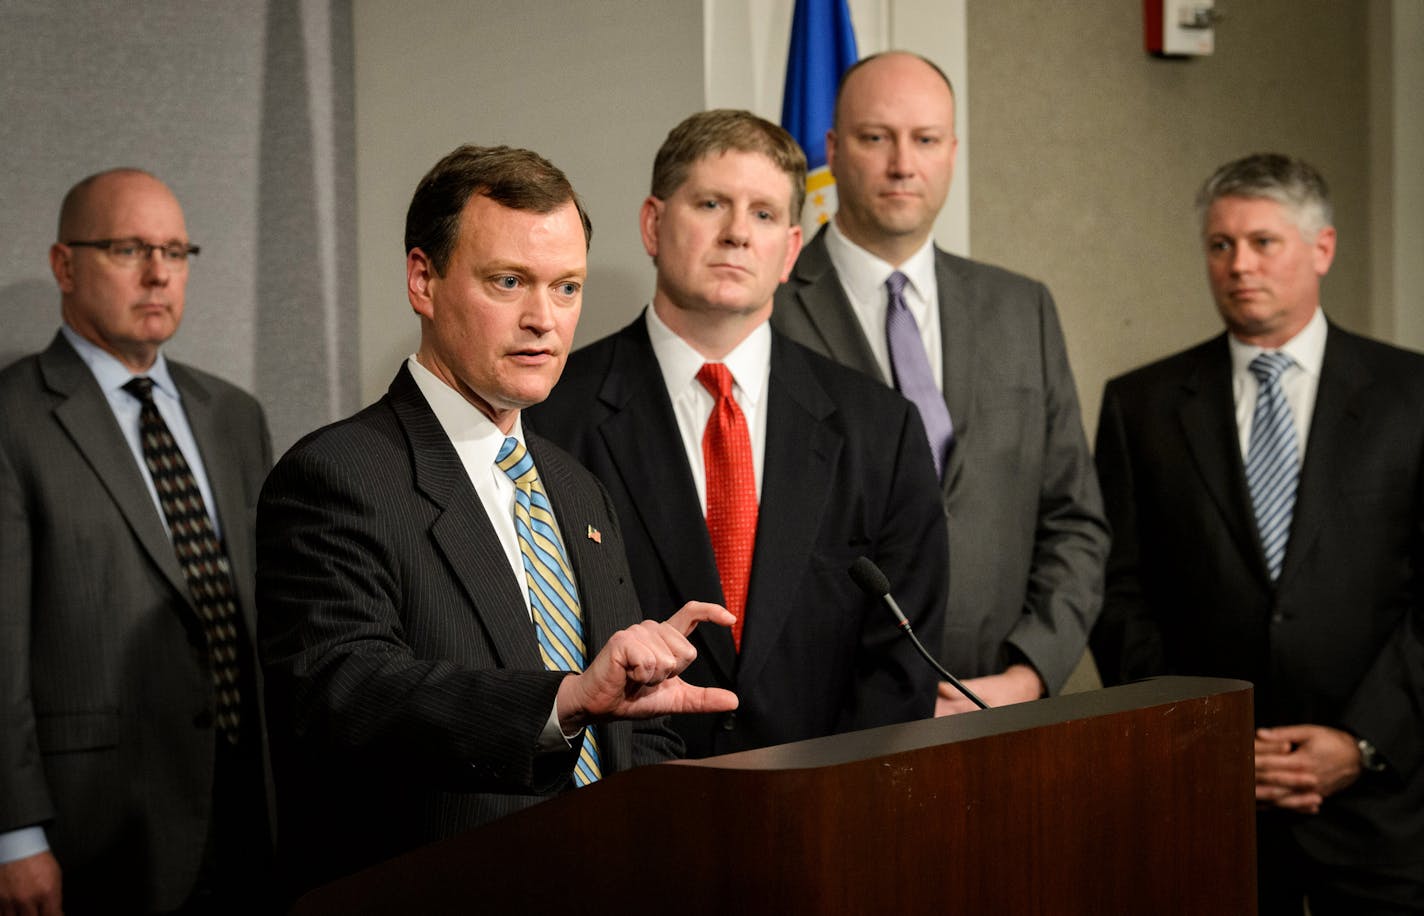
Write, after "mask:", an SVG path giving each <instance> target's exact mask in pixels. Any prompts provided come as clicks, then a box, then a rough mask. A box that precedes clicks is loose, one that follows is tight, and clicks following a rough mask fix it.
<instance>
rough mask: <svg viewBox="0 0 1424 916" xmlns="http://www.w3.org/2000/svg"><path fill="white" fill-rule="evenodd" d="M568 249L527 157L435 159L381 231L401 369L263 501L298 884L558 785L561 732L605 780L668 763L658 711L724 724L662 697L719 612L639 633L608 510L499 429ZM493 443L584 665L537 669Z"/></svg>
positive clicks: (572, 293)
mask: <svg viewBox="0 0 1424 916" xmlns="http://www.w3.org/2000/svg"><path fill="white" fill-rule="evenodd" d="M589 232H590V227H589V223H588V218H587V216H586V215H585V214H584V212H583V209H582V206H581V205H580V204H579V203H578V200H577V198H576V197H575V195H574V192H573V189H572V187H570V186H569V184H568V181H567V179H566V178H565V177H564V176H563V174H562V173H561V172H559V171H558V170H557V169H556V168H554V167H553V166H552V165H550V164H549V163H548V162H546V161H545V160H543V159H541V158H540V157H538V156H537V155H535V154H533V153H530V152H527V151H524V150H509V149H506V148H503V147H501V148H495V149H488V148H479V147H461V148H460V149H458V150H456V151H455V152H453V153H451V154H450V155H449V156H447V157H446V158H445V159H443V160H442V161H441V162H440V163H438V164H437V165H436V166H435V168H434V169H433V170H432V171H431V172H430V174H428V175H427V176H426V177H425V178H424V179H423V180H422V181H421V183H420V185H419V187H418V188H417V189H416V193H415V197H414V199H413V200H412V202H411V206H410V210H409V213H408V215H407V220H406V249H407V264H406V267H407V288H408V295H409V298H410V303H411V307H412V308H413V309H414V310H415V312H416V313H417V314H418V315H419V316H420V319H421V343H420V349H419V351H418V352H417V354H416V355H415V356H413V357H412V358H411V359H409V360H407V362H406V364H405V365H403V366H402V367H401V370H400V372H399V373H398V374H397V375H396V378H395V381H394V382H392V384H391V387H390V390H389V391H388V392H387V394H386V396H385V397H383V398H382V399H381V400H380V401H378V402H377V403H376V404H374V405H372V406H371V407H369V408H367V409H365V410H363V411H362V412H360V413H358V414H357V415H355V416H354V417H351V418H349V419H347V420H344V421H342V422H340V423H336V424H334V425H332V426H329V427H327V428H325V429H322V430H319V431H317V432H315V433H313V434H311V435H310V436H308V437H306V438H305V439H304V440H302V441H301V442H299V443H298V444H297V445H296V446H295V447H293V449H292V450H291V451H290V452H289V453H288V454H287V455H286V456H285V457H284V458H283V459H282V460H281V461H280V462H279V463H278V466H277V468H276V469H275V470H274V471H273V473H272V475H271V477H270V478H269V479H268V482H267V485H266V487H265V488H264V490H263V493H262V499H261V503H260V508H259V513H258V605H259V609H260V615H259V620H260V624H259V632H260V639H261V653H262V658H263V663H264V666H265V670H266V672H267V675H268V677H269V678H270V679H271V680H270V690H271V693H270V695H269V709H270V711H271V715H272V716H273V721H272V723H271V732H272V736H273V755H274V757H273V760H274V770H275V773H276V781H277V793H278V806H279V813H280V818H281V832H280V834H279V838H278V843H279V848H280V853H281V855H282V857H283V859H284V862H285V863H286V864H287V865H288V867H289V868H290V869H291V870H292V875H291V877H292V879H293V880H294V882H295V883H296V884H297V885H298V886H299V887H304V886H310V885H314V884H316V883H320V882H323V881H326V880H329V879H331V878H334V877H337V876H339V875H342V874H345V873H349V872H352V871H355V870H357V869H359V868H361V867H363V866H365V865H368V864H371V863H373V862H376V861H379V860H381V859H385V858H388V857H390V856H393V855H396V854H398V853H400V852H403V851H405V850H408V849H411V848H413V847H415V846H418V845H420V844H422V843H427V842H430V841H433V840H435V839H439V838H441V837H445V836H449V835H452V834H455V833H459V832H462V831H464V830H468V829H470V828H472V827H475V826H477V825H479V824H482V823H485V822H487V821H489V820H491V819H493V818H496V817H499V816H501V815H503V814H507V813H509V812H512V811H515V810H518V809H519V808H522V807H525V806H528V805H530V804H533V803H535V802H537V801H539V800H540V799H541V798H543V797H547V796H548V795H551V794H553V793H556V792H559V791H562V790H564V789H566V788H568V787H569V786H570V785H571V780H570V775H571V771H572V769H573V767H574V764H575V761H576V760H577V758H578V756H579V752H580V750H581V748H582V745H583V744H584V742H585V740H586V735H587V733H588V730H587V729H586V728H584V726H586V725H591V724H596V726H597V729H596V731H597V743H598V750H599V756H600V763H601V771H602V773H603V774H605V775H606V774H608V773H610V772H613V771H617V770H622V769H627V768H629V767H632V766H638V765H641V764H648V763H655V762H658V761H660V760H664V759H667V758H670V757H673V756H676V755H678V754H679V753H680V751H681V745H680V742H679V741H678V740H677V738H676V736H675V735H674V734H673V733H672V732H671V731H669V730H668V728H667V727H666V722H665V720H664V718H663V716H665V715H666V714H668V713H673V712H693V711H724V710H728V709H731V708H734V707H735V706H736V702H737V701H736V697H735V696H734V695H733V694H731V693H729V692H728V691H725V690H713V689H702V688H696V687H693V686H691V685H688V684H685V683H684V682H683V681H682V680H681V679H680V678H679V677H678V674H679V673H680V672H681V671H682V670H683V668H685V667H686V666H687V664H689V663H690V662H691V661H692V658H693V657H694V656H695V654H696V653H695V651H694V650H693V649H692V646H691V643H690V642H688V640H687V638H686V637H687V635H688V634H689V633H690V632H691V630H692V629H693V628H694V627H695V626H696V625H697V624H698V623H699V622H704V621H710V622H713V623H717V624H723V625H725V624H727V623H730V616H731V615H729V614H728V613H727V612H726V611H725V610H724V609H722V608H720V607H717V606H716V605H710V604H702V603H690V604H688V605H687V606H685V607H684V608H683V609H682V610H681V611H679V612H678V613H677V614H675V615H673V616H672V618H671V619H670V620H669V621H667V622H666V623H662V624H654V623H651V622H647V621H644V622H643V623H641V624H640V623H639V620H640V618H641V617H642V615H641V613H640V612H639V608H638V602H637V596H636V593H635V591H634V589H633V584H632V581H631V578H630V576H629V573H628V567H627V561H626V560H625V558H624V555H623V545H622V539H621V536H620V533H619V528H618V521H617V519H616V518H615V516H614V514H613V509H612V507H611V504H610V501H609V499H608V496H607V494H606V493H605V492H604V491H603V489H602V487H601V486H599V484H598V483H597V481H596V480H595V479H594V478H593V476H592V475H590V474H589V473H588V472H587V471H585V470H584V469H583V468H582V467H580V466H579V465H578V464H577V462H575V461H574V460H573V459H572V458H570V457H569V456H568V455H567V454H565V453H564V452H562V451H560V450H559V449H557V448H556V447H554V446H553V445H551V444H550V443H548V442H546V441H544V440H542V439H539V438H538V437H536V436H533V435H528V436H526V435H525V434H524V431H523V428H522V425H521V422H520V411H521V409H522V408H524V407H527V406H529V405H531V404H534V403H537V402H539V401H541V400H543V398H544V397H545V396H546V395H547V394H548V392H549V389H550V388H551V387H552V386H553V384H554V382H555V381H557V379H558V377H559V374H560V372H561V371H562V369H563V365H564V360H565V357H566V355H567V350H568V346H569V344H570V342H571V340H572V337H573V330H574V326H575V324H576V322H577V320H578V314H579V307H580V303H581V298H582V286H583V282H584V277H585V272H586V267H585V264H586V253H587V243H588V235H589ZM510 438H513V439H515V440H518V442H520V443H522V444H524V445H526V446H527V448H528V450H529V453H530V454H531V455H532V456H533V459H534V463H535V465H536V468H537V471H538V475H539V480H540V482H541V484H542V486H543V489H544V490H545V491H546V492H547V494H548V497H549V500H550V502H551V503H552V505H553V509H554V515H555V518H556V522H557V528H558V536H559V537H560V538H561V540H562V543H563V546H564V548H565V551H566V553H567V556H568V565H569V566H570V568H571V570H572V573H573V578H574V580H575V584H576V589H577V592H578V599H579V603H580V604H581V606H582V617H583V621H582V627H583V635H584V637H585V641H586V644H587V646H588V647H589V650H588V654H589V655H590V656H593V657H592V658H590V659H589V660H588V663H587V666H586V667H585V668H584V670H583V671H582V672H581V673H577V674H566V673H564V672H560V671H549V670H545V667H544V664H543V662H542V661H541V658H540V655H539V649H538V647H537V645H536V631H535V625H534V624H533V623H532V619H531V610H530V606H529V603H528V601H527V594H528V592H527V585H526V575H525V573H524V572H523V568H522V566H521V560H520V559H519V546H518V543H517V537H516V535H515V532H514V524H513V521H512V519H511V512H512V506H513V503H514V495H513V484H512V483H511V482H510V481H509V479H508V478H507V477H506V476H505V475H504V473H503V472H502V471H500V470H499V469H498V468H497V467H496V466H495V459H496V456H497V450H498V449H499V448H500V447H501V446H503V445H504V443H505V442H506V441H507V440H508V439H510ZM530 578H532V576H531V577H530ZM600 646H601V647H602V649H601V650H600V649H599V648H598V647H600ZM595 652H596V653H597V654H596V655H595V654H594V653H595ZM629 720H634V721H629Z"/></svg>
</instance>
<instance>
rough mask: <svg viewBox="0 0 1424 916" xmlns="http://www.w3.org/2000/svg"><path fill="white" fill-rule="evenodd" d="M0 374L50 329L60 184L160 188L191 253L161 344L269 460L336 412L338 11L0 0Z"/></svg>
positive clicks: (345, 190) (343, 210)
mask: <svg viewBox="0 0 1424 916" xmlns="http://www.w3.org/2000/svg"><path fill="white" fill-rule="evenodd" d="M0 61H4V62H5V63H4V65H3V70H0V135H3V149H4V151H5V154H6V157H7V162H6V167H5V168H4V169H3V170H0V365H3V364H8V363H9V362H10V361H12V360H13V359H15V358H16V357H18V356H21V355H24V354H25V353H29V352H33V351H35V350H38V349H41V348H42V347H44V346H45V345H46V344H47V343H48V342H49V339H50V338H51V337H52V336H53V334H54V332H55V329H56V328H57V327H58V325H59V296H58V292H57V291H56V290H55V287H54V281H53V278H52V277H51V276H50V273H49V266H48V259H47V251H48V248H49V245H50V243H51V242H53V241H54V235H55V224H56V219H57V216H58V212H59V202H60V199H61V198H62V197H63V195H64V192H65V191H66V190H67V189H68V188H69V187H70V186H71V185H72V184H74V182H76V181H78V180H79V179H80V178H83V177H84V176H86V175H89V174H92V173H94V172H97V171H100V170H102V169H105V168H109V167H112V166H118V165H131V166H137V167H140V168H144V169H147V170H149V171H151V172H153V173H154V174H156V175H158V176H159V177H160V178H162V179H163V180H164V181H166V182H167V183H168V184H169V186H170V187H172V188H173V190H174V193H176V194H177V195H178V199H179V201H180V202H181V203H182V204H183V210H184V214H185V216H186V218H187V222H188V231H189V233H190V235H191V237H192V239H193V241H194V242H196V243H198V244H200V245H202V246H203V253H202V255H201V256H200V257H199V258H198V260H197V261H196V262H195V263H194V267H193V270H192V274H191V276H190V279H189V283H188V299H187V311H186V314H185V317H184V320H183V326H182V328H181V329H180V330H179V332H178V334H177V336H176V337H174V339H173V340H172V341H171V342H170V344H169V345H168V347H167V348H166V351H165V352H167V353H168V354H169V355H170V356H171V357H172V358H175V359H179V360H182V361H185V362H189V363H192V364H194V365H196V366H198V367H200V368H203V369H206V370H208V371H210V372H213V373H215V374H217V375H220V376H223V377H224V378H227V379H229V380H231V381H233V382H235V383H237V384H239V385H241V386H242V387H244V388H246V389H248V390H249V391H251V392H253V393H254V394H255V395H257V397H258V398H259V399H260V400H261V401H262V404H263V406H264V407H265V408H266V409H267V412H268V418H269V420H270V422H271V424H272V434H273V438H274V440H275V442H276V445H277V448H278V449H279V450H281V449H284V448H286V447H287V446H288V445H290V444H291V443H292V442H293V441H295V440H296V438H298V437H299V436H300V435H302V434H303V433H305V432H307V431H309V430H311V429H314V428H316V427H317V426H319V425H321V424H323V423H325V422H328V421H329V420H331V419H334V418H335V417H338V416H341V415H344V414H346V413H349V412H351V411H352V410H353V409H354V408H355V407H356V399H357V387H358V382H357V378H358V368H357V358H358V353H359V347H358V340H357V336H356V334H357V327H358V321H357V315H356V291H355V280H354V276H355V269H354V266H355V265H354V245H355V225H354V222H355V213H354V205H353V203H352V201H353V199H354V168H353V161H354V132H353V128H352V32H351V6H350V3H349V0H345V2H343V0H267V2H266V3H257V2H251V3H230V4H228V3H223V4H202V3H191V2H170V0H149V2H137V0H123V2H113V0H65V2H47V0H34V2H17V0H0Z"/></svg>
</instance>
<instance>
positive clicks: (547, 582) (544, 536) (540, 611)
mask: <svg viewBox="0 0 1424 916" xmlns="http://www.w3.org/2000/svg"><path fill="white" fill-rule="evenodd" d="M495 463H496V464H497V465H498V466H499V469H500V470H501V471H503V472H504V473H505V474H506V475H508V476H509V479H510V480H512V481H514V530H515V533H516V534H517V535H518V536H519V552H520V554H522V555H523V557H524V578H525V581H526V582H527V583H528V585H529V607H530V609H531V610H532V611H533V612H534V624H535V630H536V631H537V633H538V639H539V655H540V657H541V658H542V659H543V660H544V667H545V668H547V669H549V670H550V671H575V672H577V671H582V670H583V666H584V663H585V661H586V660H587V658H588V653H587V652H586V651H585V648H584V642H583V612H582V610H581V609H580V608H579V600H578V589H577V588H576V587H575V586H574V577H573V573H572V572H571V571H570V569H569V560H568V557H567V556H566V555H565V554H564V545H563V544H562V543H561V542H560V541H559V535H558V532H557V531H556V530H555V528H554V510H553V508H552V507H551V506H550V505H549V497H548V495H547V494H545V493H544V488H543V487H542V486H540V484H539V472H538V470H537V469H535V467H534V458H533V457H532V456H531V455H530V454H529V452H528V451H527V450H526V449H525V448H524V444H523V443H521V442H520V441H519V440H518V439H516V438H514V437H513V436H510V437H509V438H507V439H505V440H504V445H503V446H502V447H501V448H500V450H499V454H498V455H496V456H495ZM585 731H586V734H585V735H584V739H583V749H582V750H581V751H580V752H579V759H578V764H577V765H576V766H575V767H574V784H575V785H579V786H584V785H588V784H589V783H591V782H593V781H594V780H596V779H598V778H599V777H600V776H601V771H600V769H599V763H598V745H597V743H596V742H595V740H594V735H593V729H592V728H589V729H586V730H585Z"/></svg>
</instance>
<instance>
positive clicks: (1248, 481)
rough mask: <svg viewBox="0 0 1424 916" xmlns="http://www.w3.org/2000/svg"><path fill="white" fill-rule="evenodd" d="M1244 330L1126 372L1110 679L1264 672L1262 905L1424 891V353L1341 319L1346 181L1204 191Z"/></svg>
mask: <svg viewBox="0 0 1424 916" xmlns="http://www.w3.org/2000/svg"><path fill="white" fill-rule="evenodd" d="M1197 206H1198V210H1199V213H1200V217H1201V221H1202V223H1201V225H1202V238H1203V242H1204V244H1205V247H1206V263H1207V277H1208V279H1209V281H1210V285H1211V290H1212V295H1213V296H1214V298H1215V299H1216V305H1217V309H1218V310H1219V311H1220V313H1221V317H1222V319H1223V321H1224V322H1225V324H1226V330H1227V333H1225V334H1223V335H1220V336H1218V337H1215V338H1213V339H1211V340H1209V341H1207V342H1205V343H1203V344H1199V345H1198V346H1196V347H1193V348H1192V349H1190V350H1187V351H1185V352H1183V353H1179V354H1177V355H1175V356H1170V357H1168V358H1166V359H1164V360H1162V361H1160V362H1157V363H1154V364H1152V365H1149V366H1146V367H1144V368H1141V369H1138V370H1136V371H1134V372H1131V373H1128V374H1127V375H1124V376H1122V377H1120V378H1117V379H1113V380H1112V381H1110V382H1109V383H1108V386H1107V390H1106V392H1105V393H1104V395H1103V410H1102V418H1101V421H1100V423H1099V426H1098V441H1097V463H1098V471H1099V474H1100V476H1101V480H1102V486H1103V494H1104V498H1105V501H1106V504H1107V511H1108V518H1109V521H1110V522H1111V523H1112V527H1113V534H1114V538H1113V548H1112V554H1111V558H1110V560H1109V563H1108V580H1107V602H1106V605H1105V607H1104V610H1103V615H1102V619H1101V620H1100V622H1099V624H1098V626H1097V629H1096V630H1095V631H1094V634H1093V652H1094V654H1095V656H1096V657H1097V659H1098V662H1099V666H1100V668H1101V669H1102V672H1103V678H1104V680H1105V681H1106V682H1107V683H1109V684H1112V683H1117V682H1119V681H1123V680H1129V679H1133V678H1140V677H1146V676H1150V675H1156V674H1204V675H1216V676H1222V677H1237V678H1244V679H1246V680H1250V681H1252V682H1254V683H1255V685H1256V722H1257V725H1258V726H1259V728H1258V730H1257V733H1256V742H1255V753H1256V799H1257V802H1258V805H1259V808H1260V817H1259V818H1258V841H1259V864H1260V891H1261V912H1262V913H1263V914H1275V913H1291V914H1296V916H1298V914H1300V912H1301V901H1302V898H1308V900H1309V903H1310V910H1311V912H1312V913H1314V914H1315V916H1329V914H1352V916H1353V914H1363V913H1396V912H1421V911H1424V642H1421V639H1424V357H1421V356H1420V355H1418V354H1415V353H1410V352H1407V351H1404V350H1399V349H1396V348H1394V347H1390V346H1386V345H1385V344H1382V343H1378V342H1376V341H1372V340H1368V339H1366V338H1363V337H1358V336H1356V335H1354V334H1350V333H1348V332H1346V331H1343V330H1341V329H1340V328H1338V327H1336V326H1335V325H1334V324H1332V323H1330V322H1329V321H1328V320H1327V319H1326V317H1325V313H1324V312H1323V311H1322V310H1321V308H1320V281H1321V278H1322V277H1324V276H1325V273H1326V271H1327V270H1329V268H1330V264H1331V261H1332V259H1333V258H1334V255H1335V230H1334V228H1333V227H1332V226H1331V213H1330V203H1329V199H1328V196H1327V191H1326V186H1325V182H1324V180H1323V179H1322V178H1321V177H1320V175H1319V174H1317V173H1316V171H1315V170H1314V169H1312V168H1311V167H1310V166H1309V165H1307V164H1306V163H1304V162H1301V161H1300V160H1298V159H1293V158H1290V157H1287V156H1280V155H1255V156H1248V157H1246V158H1244V159H1241V160H1238V161H1235V162H1231V163H1229V164H1227V165H1225V166H1223V167H1221V168H1220V169H1219V170H1217V172H1216V173H1215V174H1214V175H1213V176H1212V177H1211V178H1210V179H1209V180H1208V181H1207V183H1206V184H1205V186H1204V187H1203V188H1202V190H1201V193H1200V194H1199V196H1198V198H1197Z"/></svg>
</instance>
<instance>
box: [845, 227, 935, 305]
mask: <svg viewBox="0 0 1424 916" xmlns="http://www.w3.org/2000/svg"><path fill="white" fill-rule="evenodd" d="M826 253H827V255H829V256H830V259H831V264H832V265H833V266H834V267H835V269H836V276H837V277H839V278H840V281H841V283H842V284H844V285H845V287H846V289H847V291H848V292H849V293H850V294H851V299H852V301H856V300H859V301H861V302H874V301H877V300H879V299H883V298H885V281H886V280H888V279H890V275H891V274H892V273H894V272H895V271H897V270H898V271H900V273H902V274H904V275H905V277H906V279H908V280H909V281H910V287H911V288H912V289H914V291H915V292H916V293H918V294H919V296H920V298H921V299H924V300H926V301H930V297H931V295H932V294H933V293H934V291H935V290H936V286H935V283H936V282H937V281H936V280H935V265H934V239H933V238H927V239H925V243H924V244H923V245H921V246H920V247H919V249H918V250H917V251H915V253H914V254H912V255H910V256H909V257H908V258H906V259H905V263H903V264H901V265H900V266H899V267H896V266H895V265H893V264H891V263H890V262H889V261H885V260H882V259H881V258H879V257H878V256H876V255H874V254H871V253H870V252H869V251H866V250H865V249H864V248H862V247H860V246H859V245H857V244H856V243H855V242H852V241H851V240H850V239H848V238H846V235H845V233H843V232H841V228H840V227H839V226H837V225H836V222H835V220H831V222H830V223H829V224H828V227H827V229H826Z"/></svg>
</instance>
